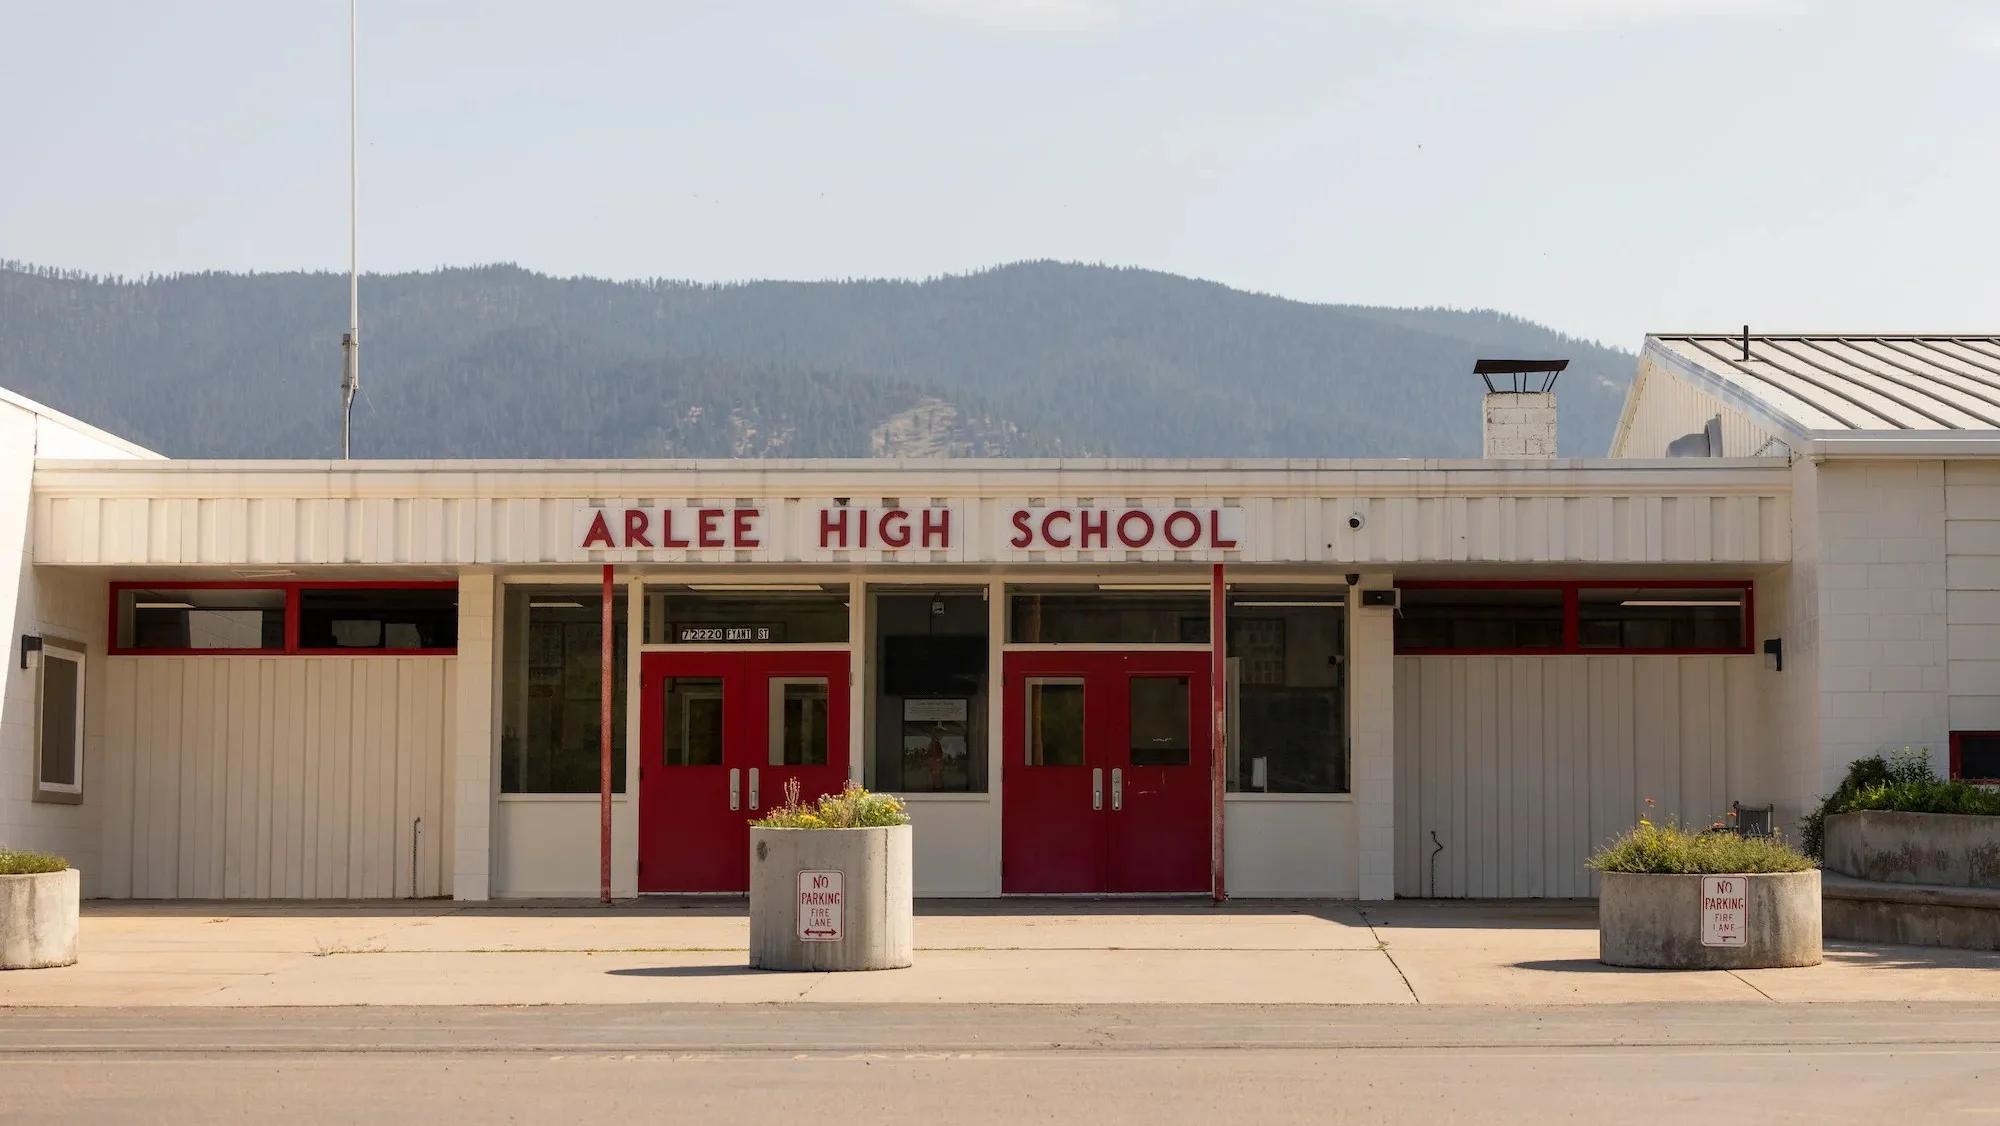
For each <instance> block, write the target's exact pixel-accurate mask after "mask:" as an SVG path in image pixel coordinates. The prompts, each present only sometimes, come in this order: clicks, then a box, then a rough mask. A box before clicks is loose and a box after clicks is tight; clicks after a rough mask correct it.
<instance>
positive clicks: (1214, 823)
mask: <svg viewBox="0 0 2000 1126" xmlns="http://www.w3.org/2000/svg"><path fill="white" fill-rule="evenodd" d="M1208 689H1209V708H1208V711H1209V718H1210V721H1211V722H1212V723H1213V724H1214V727H1213V729H1212V731H1211V734H1210V736H1209V755H1208V780H1209V808H1210V809H1211V810H1212V813H1211V814H1210V816H1209V825H1210V829H1209V869H1210V881H1211V883H1212V885H1213V894H1214V896H1215V901H1216V902H1217V903H1221V902H1223V901H1224V900H1226V899H1228V898H1229V889H1228V887H1226V886H1225V885H1224V882H1223V875H1222V795H1223V791H1224V789H1225V786H1224V778H1225V777H1226V772H1227V769H1228V766H1229V602H1228V588H1227V587H1226V586H1224V585H1223V582H1222V564H1220V563H1217V564H1216V565H1215V569H1214V570H1213V571H1212V572H1211V573H1210V577H1209V584H1208Z"/></svg>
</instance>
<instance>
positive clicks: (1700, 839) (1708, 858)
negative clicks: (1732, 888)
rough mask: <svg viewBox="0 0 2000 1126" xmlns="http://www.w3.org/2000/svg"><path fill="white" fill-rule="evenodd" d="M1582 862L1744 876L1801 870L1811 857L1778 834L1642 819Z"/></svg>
mask: <svg viewBox="0 0 2000 1126" xmlns="http://www.w3.org/2000/svg"><path fill="white" fill-rule="evenodd" d="M1584 866H1585V867H1586V868H1589V869H1591V870H1593V871H1597V872H1650V873H1655V874H1675V875H1749V874H1754V873H1759V872H1804V871H1808V870H1810V869H1811V868H1812V867H1813V862H1812V858H1811V857H1809V856H1807V855H1806V854H1805V853H1803V852H1800V851H1799V850H1798V849H1796V848H1793V847H1792V846H1791V845H1790V844H1789V843H1787V842H1786V841H1785V840H1783V839H1782V838H1779V837H1740V836H1737V835H1736V834H1735V833H1733V832H1730V831H1728V830H1726V829H1725V830H1721V831H1717V830H1713V829H1704V830H1700V831H1693V830H1688V829H1684V828H1682V827H1681V826H1679V825H1676V824H1672V823H1669V824H1665V825H1655V824H1653V823H1652V822H1651V821H1649V820H1647V819H1646V818H1643V817H1642V818H1640V819H1639V823H1638V824H1637V825H1634V826H1633V827H1632V828H1631V829H1629V830H1627V831H1626V832H1625V833H1624V835H1622V836H1620V837H1618V838H1616V839H1615V840H1612V841H1610V842H1608V843H1606V844H1605V845H1604V846H1603V847H1602V848H1599V849H1598V850H1597V851H1596V852H1595V853H1592V854H1591V857H1590V859H1588V860H1586V861H1584Z"/></svg>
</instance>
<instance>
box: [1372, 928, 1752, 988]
mask: <svg viewBox="0 0 2000 1126" xmlns="http://www.w3.org/2000/svg"><path fill="white" fill-rule="evenodd" d="M1354 913H1355V915H1357V916H1358V917H1360V919H1361V925H1362V926H1365V927H1367V928H1368V937H1370V938H1372V939H1374V940H1375V949H1377V950H1380V951H1381V952H1382V956H1383V957H1384V958H1387V959H1388V960H1389V968H1390V969H1392V970H1395V971H1396V977H1397V978H1399V979H1400V980H1401V981H1402V983H1403V988H1404V989H1407V990H1409V993H1410V1000H1411V1001H1412V1002H1413V1003H1415V1004H1418V1005H1421V1004H1423V1003H1424V999H1423V998H1422V997H1419V996H1417V988H1416V986H1414V985H1411V984H1410V975H1409V974H1406V973H1404V972H1403V967H1402V966H1401V965H1399V964H1398V963H1397V962H1396V955H1394V954H1393V953H1391V952H1390V951H1389V943H1388V940H1386V939H1384V938H1383V937H1382V935H1381V934H1380V932H1378V931H1376V929H1375V920H1373V919H1371V918H1369V917H1368V911H1367V909H1366V908H1364V907H1356V908H1355V909H1354ZM1751 988H1753V989H1754V988H1756V987H1755V986H1752V987H1751ZM1757 991H1758V992H1759V993H1762V992H1763V990H1761V989H1759V990H1757Z"/></svg>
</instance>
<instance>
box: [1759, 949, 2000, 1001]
mask: <svg viewBox="0 0 2000 1126" xmlns="http://www.w3.org/2000/svg"><path fill="white" fill-rule="evenodd" d="M1736 972H1737V974H1738V976H1740V977H1742V978H1743V980H1744V981H1747V982H1749V983H1750V984H1751V985H1754V986H1756V987H1757V989H1758V990H1759V991H1761V992H1762V993H1763V994H1764V995H1765V996H1767V997H1769V998H1771V999H1772V1000H1774V1001H1812V1002H1827V1001H2000V953H1993V952H1991V951H1979V950H1947V949H1941V948H1939V947H1934V946H1873V945H1863V944H1860V943H1847V942H1830V943H1828V944H1827V945H1826V953H1825V960H1824V961H1822V962H1821V963H1820V964H1819V965H1817V966H1809V967H1806V968H1804V969H1796V970H1738V971H1736Z"/></svg>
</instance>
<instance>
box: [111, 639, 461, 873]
mask: <svg viewBox="0 0 2000 1126" xmlns="http://www.w3.org/2000/svg"><path fill="white" fill-rule="evenodd" d="M105 664H106V666H107V667H106V670H105V680H106V683H105V692H106V694H107V696H106V699H107V706H106V709H105V724H106V727H107V730H106V732H105V740H104V758H105V763H104V770H105V784H104V786H103V788H102V791H101V793H102V797H101V801H102V806H101V809H100V812H99V816H100V817H101V819H102V820H101V822H100V831H101V833H102V835H103V842H104V853H103V857H102V860H101V863H102V865H103V867H104V871H103V872H102V873H100V874H99V877H98V879H99V883H98V887H99V889H100V891H101V892H102V894H104V895H106V896H109V897H111V898H128V897H129V898H136V899H176V898H179V899H190V898H192V899H221V898H271V899H296V898H350V897H352V898H364V897H366V898H382V897H389V896H408V895H410V894H412V892H414V893H415V894H416V895H419V896H433V895H447V894H450V891H451V863H450V856H451V852H450V848H449V847H448V844H447V842H446V839H445V834H446V833H448V832H449V830H450V822H449V817H450V809H449V805H450V800H449V796H448V791H447V787H446V785H445V780H446V779H447V778H448V777H449V776H450V772H449V768H448V765H447V764H448V762H449V757H450V754H451V752H452V750H453V746H452V717H453V715H454V707H455V700H454V696H455V693H456V688H457V678H456V675H455V673H454V667H455V665H456V659H455V658H452V657H395V658H390V657H112V658H109V659H108V660H107V661H106V662H105ZM93 797H94V800H97V799H96V796H95V795H93ZM418 817H422V818H423V827H422V833H421V835H420V836H418V837H415V838H414V843H415V846H416V849H417V869H416V873H415V879H416V882H415V884H414V886H413V885H412V883H411V877H412V873H411V865H410V858H411V847H412V843H413V837H412V832H413V823H414V822H415V820H416V818H418Z"/></svg>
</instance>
